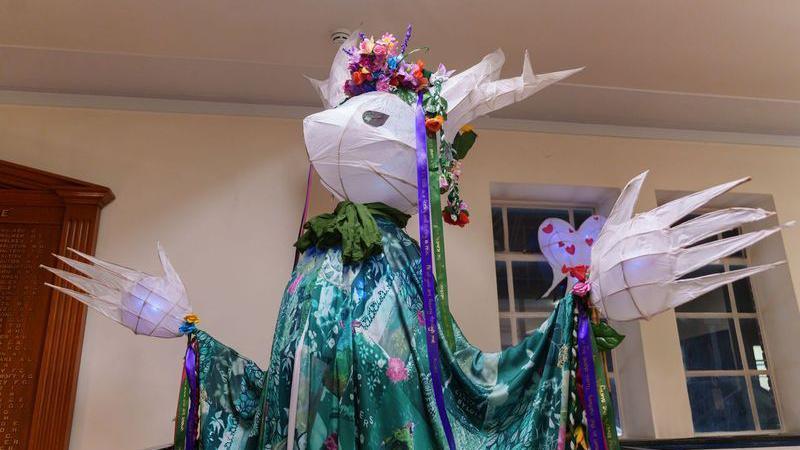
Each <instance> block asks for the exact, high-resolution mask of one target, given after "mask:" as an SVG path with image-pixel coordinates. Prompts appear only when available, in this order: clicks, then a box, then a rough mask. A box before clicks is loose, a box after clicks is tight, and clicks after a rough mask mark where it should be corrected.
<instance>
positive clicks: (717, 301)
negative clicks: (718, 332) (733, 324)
mask: <svg viewBox="0 0 800 450" xmlns="http://www.w3.org/2000/svg"><path fill="white" fill-rule="evenodd" d="M724 270H725V268H724V267H723V266H722V265H719V264H711V265H708V266H705V267H703V268H701V269H698V270H695V271H694V272H692V273H689V274H687V275H685V276H683V277H682V279H686V278H697V277H702V276H705V275H711V274H713V273H721V272H723V271H724ZM728 297H729V296H728V287H727V286H722V287H720V288H717V289H714V290H713V291H711V292H707V293H705V294H703V295H701V296H700V297H697V298H696V299H694V300H692V301H690V302H688V303H684V304H683V305H681V306H679V307H677V308H675V311H677V312H730V311H731V302H730V299H729V298H728Z"/></svg>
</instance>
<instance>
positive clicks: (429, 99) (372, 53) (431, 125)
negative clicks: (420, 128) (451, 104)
mask: <svg viewBox="0 0 800 450" xmlns="http://www.w3.org/2000/svg"><path fill="white" fill-rule="evenodd" d="M410 39H411V25H409V26H408V29H407V30H406V35H405V38H404V39H403V42H402V43H400V42H399V41H398V40H397V38H396V37H395V36H394V35H393V34H391V33H385V34H383V36H381V37H380V38H378V39H376V38H375V37H374V36H370V37H367V36H366V35H365V34H364V33H359V35H358V40H357V41H356V45H354V46H353V47H350V48H345V49H343V51H344V52H345V53H346V54H347V56H348V61H347V69H348V71H349V73H350V78H349V79H348V80H347V81H345V82H344V94H345V100H344V101H347V99H349V98H351V97H354V96H357V95H360V94H364V93H367V92H374V91H378V92H389V93H393V94H396V95H398V96H399V97H401V98H402V99H403V100H404V101H406V103H408V104H413V103H414V102H415V101H416V98H417V95H418V94H419V93H422V94H423V106H424V108H425V115H426V121H425V127H426V129H427V132H428V134H429V135H430V136H435V137H436V138H438V139H439V140H440V148H441V152H440V154H439V161H433V162H430V163H429V164H431V166H434V165H435V166H436V167H431V169H432V170H434V169H436V170H438V171H439V188H440V193H441V194H442V195H445V194H446V195H447V204H446V205H445V206H444V208H443V210H442V216H443V218H444V221H445V222H447V223H449V224H451V225H458V226H461V227H463V226H464V225H466V224H467V223H469V208H468V206H467V203H466V202H465V201H463V200H462V199H461V194H460V189H459V179H460V177H461V160H462V159H463V158H464V157H465V156H466V155H467V152H468V151H469V149H470V148H471V147H472V145H473V144H474V143H475V138H476V137H477V134H475V132H474V131H473V129H472V127H470V126H469V125H465V126H464V127H462V128H461V130H460V131H459V132H458V133H457V134H456V136H455V138H454V139H453V142H452V143H451V142H447V141H445V140H444V135H443V132H442V126H443V125H444V122H445V120H447V100H446V99H445V98H444V97H443V96H442V95H441V90H442V84H443V83H444V82H445V81H447V79H448V78H450V76H451V75H452V74H453V72H454V71H452V70H447V68H446V67H445V66H444V64H439V67H438V68H437V70H436V72H431V71H429V70H427V69H426V68H425V62H424V61H422V60H420V59H418V60H416V61H415V62H409V61H408V59H409V57H410V56H411V55H412V54H413V53H416V52H417V51H420V50H427V49H414V50H411V51H409V52H406V50H407V48H408V41H409V40H410Z"/></svg>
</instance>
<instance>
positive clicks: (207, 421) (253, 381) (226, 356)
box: [174, 330, 265, 450]
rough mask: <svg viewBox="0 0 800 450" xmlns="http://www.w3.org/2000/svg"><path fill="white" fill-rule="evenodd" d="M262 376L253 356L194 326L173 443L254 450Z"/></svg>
mask: <svg viewBox="0 0 800 450" xmlns="http://www.w3.org/2000/svg"><path fill="white" fill-rule="evenodd" d="M187 361H188V362H189V363H188V364H187ZM192 373H193V374H194V375H195V376H193V375H192ZM264 377H265V373H264V371H262V370H261V369H260V368H259V367H258V366H257V365H256V363H254V362H253V361H251V360H249V359H247V358H244V357H242V356H240V355H239V354H238V353H237V352H236V351H235V350H233V349H231V348H230V347H227V346H226V345H224V344H222V343H221V342H219V341H217V340H216V339H214V338H213V337H211V336H210V335H208V334H207V333H205V332H203V331H199V330H198V331H195V332H193V333H192V334H191V335H190V337H189V347H188V349H187V355H186V360H185V361H184V372H183V379H182V381H181V390H180V397H179V400H178V411H177V417H176V420H175V447H174V449H175V450H196V449H200V448H205V449H214V448H225V449H230V450H255V449H256V447H257V445H258V434H259V425H260V417H261V410H262V405H261V393H262V391H263V388H264ZM192 400H195V401H194V402H193V401H192ZM192 436H194V438H192Z"/></svg>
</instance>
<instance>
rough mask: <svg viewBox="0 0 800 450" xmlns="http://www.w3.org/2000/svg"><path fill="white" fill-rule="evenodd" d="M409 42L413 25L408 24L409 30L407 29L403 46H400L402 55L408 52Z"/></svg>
mask: <svg viewBox="0 0 800 450" xmlns="http://www.w3.org/2000/svg"><path fill="white" fill-rule="evenodd" d="M409 40H411V24H408V28H406V37H405V39H403V45H401V46H400V53H405V52H406V47H408V41H409Z"/></svg>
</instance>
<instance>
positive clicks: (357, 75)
mask: <svg viewBox="0 0 800 450" xmlns="http://www.w3.org/2000/svg"><path fill="white" fill-rule="evenodd" d="M365 81H372V74H371V73H369V72H367V73H364V72H361V71H358V72H353V83H355V84H356V85H360V84H361V83H364V82H365Z"/></svg>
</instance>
